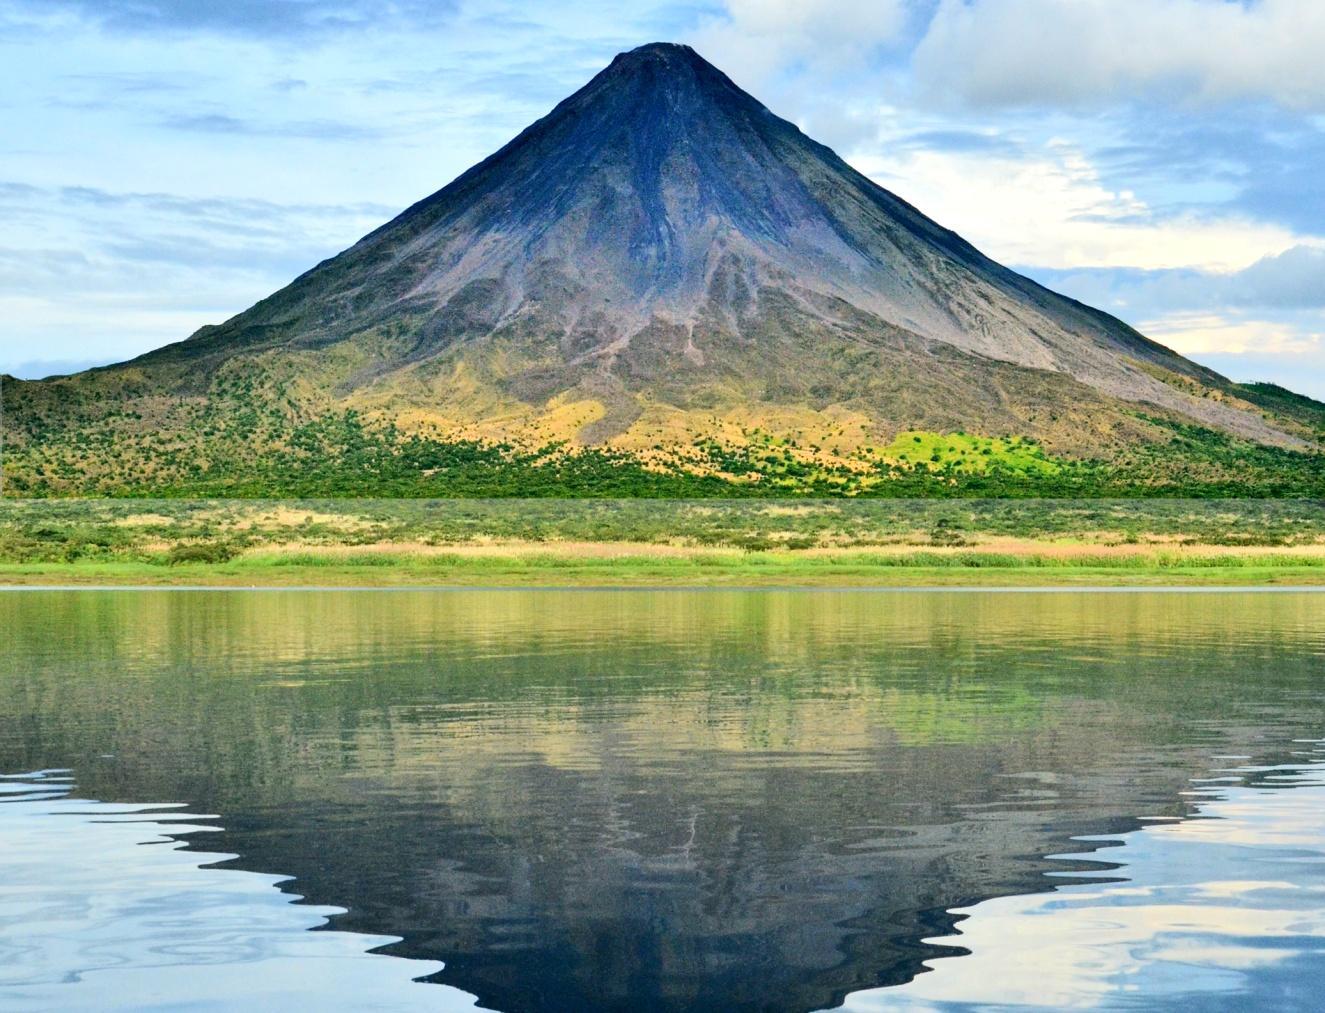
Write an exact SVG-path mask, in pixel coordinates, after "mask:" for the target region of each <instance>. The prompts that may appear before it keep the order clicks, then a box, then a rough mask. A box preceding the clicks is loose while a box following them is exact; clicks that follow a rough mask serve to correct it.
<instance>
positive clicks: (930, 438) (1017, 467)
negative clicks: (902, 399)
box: [878, 430, 1062, 475]
mask: <svg viewBox="0 0 1325 1013" xmlns="http://www.w3.org/2000/svg"><path fill="white" fill-rule="evenodd" d="M878 453H879V456H881V457H883V458H884V459H885V460H888V461H894V462H901V463H903V464H905V465H907V466H910V467H916V468H922V469H926V470H928V471H943V470H945V469H947V470H950V471H954V472H957V473H959V474H968V473H978V474H987V473H989V472H990V471H994V470H1002V471H1005V472H1007V473H1009V474H1012V475H1057V474H1058V473H1059V472H1061V471H1062V465H1061V464H1059V463H1058V462H1057V461H1053V460H1051V459H1050V458H1048V457H1046V456H1045V453H1044V450H1043V448H1042V447H1040V445H1039V444H1037V443H1035V442H1034V441H1032V440H1028V439H1022V438H1021V437H1017V436H1013V437H1008V438H1006V439H1003V438H998V437H989V436H973V435H971V434H968V433H962V432H958V433H946V434H945V433H930V432H923V431H919V430H907V431H906V432H903V433H899V434H898V435H897V438H896V439H894V440H893V441H892V443H890V444H888V445H887V446H886V447H882V448H880V450H879V451H878Z"/></svg>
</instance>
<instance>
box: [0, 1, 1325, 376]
mask: <svg viewBox="0 0 1325 1013" xmlns="http://www.w3.org/2000/svg"><path fill="white" fill-rule="evenodd" d="M652 41H676V42H686V43H689V44H691V45H693V46H695V48H696V49H698V50H699V52H700V53H701V54H702V55H703V56H705V57H707V58H708V59H709V60H711V61H712V62H714V63H716V64H717V65H718V66H719V67H721V68H722V69H723V70H725V71H726V72H727V73H728V74H729V75H731V76H732V77H733V78H734V79H735V80H736V82H737V83H738V84H740V85H741V86H742V87H745V88H746V89H748V90H750V91H751V92H753V93H754V94H755V96H756V97H758V98H759V99H761V100H762V101H763V102H764V103H765V104H766V105H768V106H769V107H770V108H771V109H773V111H774V112H776V113H778V114H780V115H782V116H785V117H787V118H788V119H791V120H793V121H794V122H796V123H797V124H798V125H799V126H800V127H801V128H802V129H803V130H805V131H806V132H807V133H808V134H810V135H811V136H813V137H815V138H817V139H818V140H821V141H823V142H824V143H826V144H828V145H830V146H832V147H833V148H835V149H836V150H837V151H838V152H839V153H840V154H841V155H842V156H843V157H844V158H846V159H847V160H848V161H849V162H851V163H852V164H853V165H854V166H855V167H856V168H858V169H860V170H861V171H862V172H864V173H866V174H867V175H869V176H870V177H871V178H873V179H874V180H875V181H877V182H878V183H879V184H881V185H882V186H885V187H887V188H888V189H890V190H892V191H893V192H895V193H897V194H898V195H900V196H901V197H903V198H904V199H906V200H907V201H909V202H910V203H912V204H914V205H916V206H917V207H919V208H920V209H921V210H922V211H924V212H925V213H926V214H928V215H929V216H930V217H932V218H934V219H936V220H937V221H939V222H940V223H941V224H943V225H945V226H947V227H948V228H951V229H954V230H956V231H957V232H959V233H961V234H962V235H963V236H965V237H966V238H967V239H969V240H970V241H972V242H973V243H975V245H976V246H978V247H980V248H981V249H982V250H983V251H984V252H985V253H987V254H989V255H990V256H991V257H993V258H994V259H996V260H999V261H1001V262H1002V263H1005V264H1007V265H1009V266H1011V267H1014V268H1016V269H1017V270H1020V271H1022V272H1023V273H1025V274H1027V275H1029V276H1031V277H1032V278H1035V279H1036V280H1037V281H1040V282H1042V283H1044V284H1046V285H1049V286H1050V287H1052V288H1054V289H1056V290H1058V291H1060V292H1063V293H1065V294H1067V295H1070V296H1073V297H1075V298H1078V299H1081V300H1083V301H1085V302H1088V303H1091V304H1092V305H1096V306H1099V307H1100V308H1102V309H1106V310H1109V311H1110V312H1112V313H1115V314H1117V315H1118V316H1120V317H1122V318H1123V319H1125V320H1127V321H1128V322H1129V323H1131V324H1133V325H1134V326H1136V327H1137V328H1138V329H1140V330H1141V331H1142V332H1144V333H1146V334H1148V335H1149V336H1151V337H1153V338H1155V339H1157V340H1159V341H1162V342H1163V343H1165V344H1167V345H1169V346H1170V347H1172V348H1174V349H1176V350H1177V351H1179V352H1182V353H1183V354H1186V355H1189V356H1191V357H1192V358H1195V359H1197V360H1198V361H1200V362H1203V363H1205V364H1207V365H1210V366H1212V367H1214V368H1215V369H1217V370H1219V371H1220V372H1222V373H1224V374H1225V375H1227V376H1229V377H1231V378H1233V379H1235V380H1242V381H1247V380H1270V381H1274V382H1278V383H1281V384H1284V385H1285V386H1288V387H1290V388H1292V389H1295V390H1298V391H1300V392H1303V393H1306V394H1311V395H1313V396H1315V397H1319V398H1325V171H1322V170H1323V167H1325V57H1322V55H1321V54H1325V2H1322V0H710V2H703V3H694V2H655V0H642V2H634V3H623V2H621V0H610V2H609V0H585V2H579V3H562V4H547V3H538V2H533V0H0V372H4V373H11V374H13V375H17V376H23V377H38V376H45V375H49V374H52V373H59V372H69V371H72V370H75V369H80V368H83V367H86V366H89V365H95V364H101V363H106V362H114V361H119V360H122V359H125V358H128V357H131V356H133V355H136V354H138V353H141V352H144V351H147V350H148V349H151V348H154V347H157V346H159V345H163V344H166V343H168V342H171V341H177V340H180V339H182V338H184V337H187V336H188V335H189V334H190V333H192V332H193V331H194V330H196V329H197V328H198V327H200V326H202V325H204V324H208V323H218V322H220V321H222V320H224V319H226V318H228V317H230V316H232V315H234V314H235V313H237V312H239V311H241V310H243V309H245V308H247V307H248V306H249V305H251V304H252V303H254V302H256V301H257V300H258V299H260V298H262V297H263V296H265V295H268V294H270V293H271V292H273V291H275V290H276V289H278V288H280V287H282V286H283V285H284V284H286V283H287V282H289V281H290V280H291V279H293V278H294V277H295V276H296V275H298V274H300V273H302V272H303V271H305V270H307V269H308V268H310V267H312V266H313V265H314V264H316V263H318V262H319V261H321V260H323V259H325V258H327V257H330V256H333V255H334V254H336V253H337V252H339V251H340V250H342V249H345V248H346V247H348V246H349V245H351V244H352V243H353V242H354V241H355V240H357V239H358V238H359V237H360V236H362V235H364V234H365V233H367V232H369V231H371V230H372V229H373V228H375V227H376V226H377V225H379V224H381V223H382V222H384V221H386V220H388V219H390V218H391V217H393V216H394V215H395V214H397V213H398V212H400V211H401V210H403V209H404V208H405V207H407V206H408V205H410V204H412V203H414V202H415V201H417V200H419V199H420V198H422V197H424V196H426V195H428V194H430V193H432V192H434V191H436V190H438V189H440V188H441V187H442V186H444V185H445V184H446V183H447V182H449V181H450V180H451V179H453V178H454V177H455V176H457V175H458V174H459V173H461V172H462V171H464V170H465V169H466V168H468V167H469V166H470V165H472V164H473V163H474V162H476V161H478V160H479V159H481V158H483V157H484V156H486V155H488V154H490V153H491V152H492V151H494V150H496V149H497V148H498V147H500V146H501V145H502V144H503V143H505V142H506V141H507V140H509V139H510V138H511V137H512V136H514V135H515V134H516V133H518V132H519V131H520V130H521V129H522V128H523V127H524V126H526V125H527V124H528V123H530V122H531V121H533V120H534V119H536V118H538V117H539V116H541V115H543V114H544V113H546V112H547V111H548V110H549V109H550V108H551V107H552V106H553V105H555V104H556V103H557V102H558V101H559V100H560V99H562V98H564V97H565V96H566V95H568V94H569V93H570V92H572V91H574V90H575V89H576V88H578V87H579V86H580V85H582V84H584V83H585V82H586V81H588V80H589V78H591V77H592V76H593V75H594V74H595V73H596V72H597V71H598V70H600V69H601V68H602V67H603V66H605V65H606V64H607V63H608V62H609V61H610V60H611V58H612V56H613V55H615V54H616V53H618V52H620V51H622V50H625V49H629V48H632V47H634V46H637V45H641V44H643V43H646V42H652Z"/></svg>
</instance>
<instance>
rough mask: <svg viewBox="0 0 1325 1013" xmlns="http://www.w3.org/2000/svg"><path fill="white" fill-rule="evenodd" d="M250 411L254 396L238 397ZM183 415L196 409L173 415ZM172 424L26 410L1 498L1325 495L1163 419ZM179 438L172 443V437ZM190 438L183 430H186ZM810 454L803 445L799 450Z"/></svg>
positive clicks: (250, 414) (1285, 470)
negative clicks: (610, 441) (817, 447)
mask: <svg viewBox="0 0 1325 1013" xmlns="http://www.w3.org/2000/svg"><path fill="white" fill-rule="evenodd" d="M245 403H247V402H245ZM174 410H177V411H184V410H189V411H192V410H193V409H184V408H179V407H178V406H177V407H176V408H175V409H174ZM196 413H197V414H196V417H194V418H191V419H190V420H188V424H187V425H180V424H179V420H176V424H174V425H173V426H171V427H152V426H150V425H149V426H147V428H146V429H145V430H144V420H143V419H142V418H141V417H140V416H139V415H126V414H124V413H122V412H120V411H119V410H118V409H109V410H106V411H101V412H98V411H93V410H90V409H89V408H88V406H82V407H81V408H79V407H77V406H75V407H74V408H71V409H69V410H68V411H66V412H63V413H62V414H61V415H60V416H59V417H56V416H55V415H53V414H52V413H49V412H46V413H43V412H30V413H29V415H28V418H29V420H30V424H29V426H28V428H27V430H26V431H23V432H21V433H19V434H18V438H17V439H11V440H10V441H8V442H9V452H8V454H7V457H6V461H5V469H6V477H7V481H6V494H7V495H10V496H25V497H49V496H66V495H114V496H201V497H205V496H229V497H257V498H262V497H292V496H293V497H301V496H302V497H307V496H350V497H362V496H390V497H429V498H442V497H508V496H509V497H522V498H536V497H565V498H574V497H606V498H614V497H646V498H663V499H691V498H708V497H720V498H724V497H733V496H738V497H785V496H869V497H888V498H916V497H931V498H951V497H1005V496H1006V497H1036V498H1042V497H1108V496H1163V497H1172V496H1195V497H1219V496H1225V497H1227V496H1266V497H1290V496H1298V497H1302V496H1325V455H1321V454H1320V453H1307V452H1299V451H1293V450H1286V449H1283V448H1278V447H1268V446H1262V445H1260V444H1254V443H1249V442H1247V441H1244V440H1239V439H1237V438H1235V437H1232V436H1229V435H1227V434H1224V433H1220V432H1217V431H1214V430H1210V429H1206V428H1202V427H1199V426H1195V425H1191V424H1185V423H1182V422H1177V421H1174V420H1173V419H1170V418H1166V417H1162V416H1148V415H1138V421H1139V422H1140V423H1143V424H1145V425H1147V426H1149V427H1150V428H1151V429H1152V430H1153V431H1154V432H1156V433H1158V434H1161V435H1162V436H1163V437H1165V438H1164V439H1162V440H1161V441H1159V442H1154V443H1141V444H1136V445H1134V446H1130V447H1127V448H1125V449H1122V450H1120V451H1119V452H1118V453H1117V455H1116V457H1115V458H1114V459H1112V460H1109V461H1104V460H1080V459H1069V458H1063V457H1057V458H1056V457H1051V456H1050V455H1048V454H1047V453H1046V452H1045V451H1044V449H1043V448H1042V447H1041V446H1040V445H1039V444H1038V443H1036V442H1035V441H1032V440H1029V439H1025V438H1019V437H1005V438H994V437H987V436H979V435H972V434H967V433H964V432H958V433H950V434H939V433H933V432H922V431H915V430H910V431H906V432H903V433H901V434H900V435H898V436H897V437H896V438H895V439H894V440H893V441H892V443H891V444H889V445H887V446H884V447H880V448H871V449H867V450H862V451H860V452H859V453H857V454H855V455H853V456H852V457H851V458H850V459H847V460H827V461H825V460H822V459H815V458H813V457H807V456H806V454H805V453H804V451H805V449H806V448H801V447H798V446H796V444H795V443H794V441H789V440H785V439H783V440H773V439H762V440H754V441H751V442H749V443H745V444H741V445H736V446H731V445H725V444H722V443H719V442H717V441H715V440H712V439H704V440H698V441H696V443H695V445H694V446H693V447H691V448H688V450H687V454H686V455H685V457H684V458H675V459H669V458H667V457H662V458H660V459H650V460H648V461H645V460H643V459H642V458H641V457H639V456H637V455H634V454H631V453H628V452H626V451H622V450H614V449H602V448H571V447H568V446H566V445H564V444H550V445H548V446H544V447H540V448H537V449H526V448H522V447H518V446H515V445H513V444H511V443H501V442H483V441H478V440H445V439H439V438H432V437H429V436H424V435H419V434H417V433H405V432H402V431H401V430H399V429H397V428H396V427H395V426H394V425H390V424H387V425H376V424H372V423H370V422H368V421H366V420H365V419H364V418H363V417H362V416H360V415H359V414H358V413H357V412H356V411H354V410H347V411H343V412H328V413H326V414H323V415H321V416H319V417H317V418H315V419H313V420H312V421H307V422H303V423H296V422H293V421H292V420H291V419H290V418H289V417H287V415H286V414H284V410H283V409H281V408H280V407H279V406H277V407H268V408H267V409H266V410H265V413H264V411H259V409H258V408H256V407H254V406H253V405H252V404H249V405H248V407H244V406H243V405H242V404H240V405H236V404H216V403H207V404H206V406H205V407H197V408H196ZM172 433H173V434H174V435H171V434H172ZM181 434H183V435H181ZM810 449H813V448H810Z"/></svg>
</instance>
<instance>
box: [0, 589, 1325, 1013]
mask: <svg viewBox="0 0 1325 1013" xmlns="http://www.w3.org/2000/svg"><path fill="white" fill-rule="evenodd" d="M0 635H2V636H3V641H2V642H3V653H2V654H0V773H3V774H5V775H6V776H4V777H3V778H0V1008H3V1009H5V1010H9V1009H14V1010H28V1009H32V1010H61V1009H98V1010H100V1009H170V1010H175V1009H198V1010H261V1009H283V1010H292V1009H356V1010H357V1009H381V1010H415V1009H418V1010H462V1009H473V1008H476V1007H478V1008H483V1009H491V1010H499V1011H507V1013H524V1011H544V1010H555V1011H572V1010H573V1011H593V1010H632V1011H636V1010H644V1011H648V1010H668V1011H671V1010H768V1011H789V1013H790V1011H810V1010H825V1009H838V1008H845V1009H847V1010H858V1011H865V1010H871V1011H872V1010H894V1009H899V1010H967V1009H1001V1008H1036V1007H1038V1008H1044V1009H1061V1008H1064V1007H1095V1008H1109V1009H1114V1008H1124V1009H1156V1008H1159V1009H1165V1008H1172V1009H1179V1008H1181V1009H1183V1010H1244V1009H1257V1008H1261V1009H1273V1010H1294V1009H1301V1010H1318V1009H1321V1008H1322V999H1321V996H1322V995H1325V743H1322V740H1323V739H1325V692H1322V691H1323V690H1325V595H1314V594H1309V593H1302V594H1157V593H1130V594H1090V593H1070V594H960V593H940V592H935V593H864V594H862V593H825V592H819V593H812V592H806V593H798V592H785V593H759V592H666V593H650V592H463V593H426V592H420V593H413V592H402V593H372V592H307V593H303V592H291V593H205V592H180V591H162V592H54V591H52V592H29V593H7V594H0Z"/></svg>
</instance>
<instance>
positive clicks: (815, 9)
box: [694, 0, 907, 82]
mask: <svg viewBox="0 0 1325 1013" xmlns="http://www.w3.org/2000/svg"><path fill="white" fill-rule="evenodd" d="M906 21H907V5H906V3H905V2H904V0H727V3H726V13H725V15H724V16H723V17H720V18H715V19H712V20H709V21H707V22H706V23H705V24H704V25H703V27H702V28H701V29H700V30H699V32H698V33H696V34H695V36H694V40H695V45H696V46H697V48H698V49H699V50H700V52H702V53H703V54H704V55H705V56H706V57H708V58H709V59H710V60H712V61H714V62H715V63H717V64H718V66H720V67H723V69H725V70H728V71H729V72H730V73H732V74H734V75H736V76H737V77H738V79H740V80H742V81H746V82H757V81H763V80H765V79H767V78H768V77H770V76H771V75H772V74H773V73H775V72H776V71H777V70H779V69H781V68H782V67H784V66H786V65H787V64H789V63H808V64H814V65H816V66H818V67H821V68H826V69H840V68H841V64H842V63H843V61H847V62H855V61H857V60H859V59H861V58H862V57H864V56H866V55H867V54H868V53H869V52H870V51H871V50H873V49H875V48H877V47H879V46H881V45H885V44H888V43H891V42H893V41H895V40H896V39H897V37H898V36H899V35H900V33H901V31H902V29H903V28H904V27H905V25H906Z"/></svg>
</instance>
